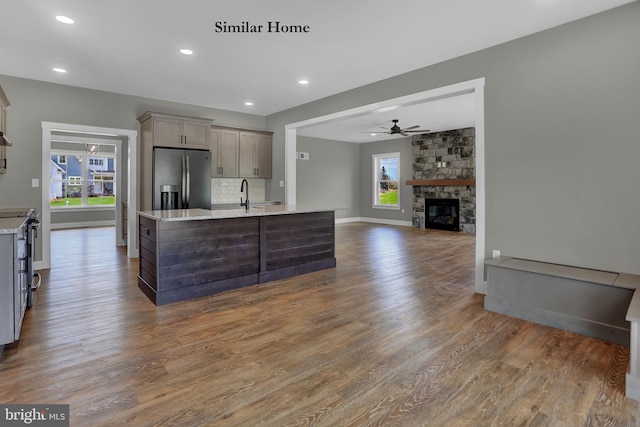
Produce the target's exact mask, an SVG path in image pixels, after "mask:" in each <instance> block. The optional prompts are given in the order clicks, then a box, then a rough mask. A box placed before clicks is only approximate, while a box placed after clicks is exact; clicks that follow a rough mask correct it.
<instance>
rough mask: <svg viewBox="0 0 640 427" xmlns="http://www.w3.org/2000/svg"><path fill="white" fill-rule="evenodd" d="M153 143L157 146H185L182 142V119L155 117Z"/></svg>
mask: <svg viewBox="0 0 640 427" xmlns="http://www.w3.org/2000/svg"><path fill="white" fill-rule="evenodd" d="M153 145H154V146H156V147H184V144H183V143H182V120H181V119H172V118H168V117H154V118H153Z"/></svg>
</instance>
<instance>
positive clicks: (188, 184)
mask: <svg viewBox="0 0 640 427" xmlns="http://www.w3.org/2000/svg"><path fill="white" fill-rule="evenodd" d="M185 139H186V137H185ZM184 157H185V159H186V165H187V185H186V187H187V209H188V208H189V199H190V196H191V167H190V164H189V156H184Z"/></svg>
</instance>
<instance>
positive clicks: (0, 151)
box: [0, 88, 7, 173]
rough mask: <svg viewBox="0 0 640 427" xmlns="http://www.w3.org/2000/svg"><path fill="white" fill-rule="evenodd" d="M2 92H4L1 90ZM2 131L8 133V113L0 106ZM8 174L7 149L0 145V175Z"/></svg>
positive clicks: (0, 128) (0, 126)
mask: <svg viewBox="0 0 640 427" xmlns="http://www.w3.org/2000/svg"><path fill="white" fill-rule="evenodd" d="M0 90H2V89H1V88H0ZM0 131H2V132H3V133H6V132H7V113H6V110H5V109H4V106H3V105H2V104H0ZM6 172H7V147H6V146H4V145H3V144H0V173H6Z"/></svg>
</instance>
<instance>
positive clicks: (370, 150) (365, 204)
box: [360, 138, 413, 224]
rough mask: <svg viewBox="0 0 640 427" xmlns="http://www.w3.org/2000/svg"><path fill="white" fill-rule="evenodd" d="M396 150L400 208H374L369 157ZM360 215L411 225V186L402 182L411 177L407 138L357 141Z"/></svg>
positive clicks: (409, 149) (411, 162)
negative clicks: (360, 191)
mask: <svg viewBox="0 0 640 427" xmlns="http://www.w3.org/2000/svg"><path fill="white" fill-rule="evenodd" d="M384 153H400V207H401V209H404V213H403V212H402V210H388V209H374V208H372V207H371V205H372V203H373V188H372V179H373V160H372V157H371V156H373V155H374V154H384ZM360 171H361V173H360V187H361V188H362V193H361V197H360V216H361V217H363V218H377V219H384V220H391V221H403V222H407V223H409V224H411V217H412V215H413V210H412V208H413V187H410V186H408V185H406V182H407V180H408V179H413V155H412V147H411V138H398V139H393V140H387V141H376V142H370V143H367V144H361V148H360Z"/></svg>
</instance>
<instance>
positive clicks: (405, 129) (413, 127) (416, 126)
mask: <svg viewBox="0 0 640 427" xmlns="http://www.w3.org/2000/svg"><path fill="white" fill-rule="evenodd" d="M419 127H420V125H415V126H409V127H408V128H404V129H402V131H403V132H404V131H407V130H409V129H415V128H419Z"/></svg>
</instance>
